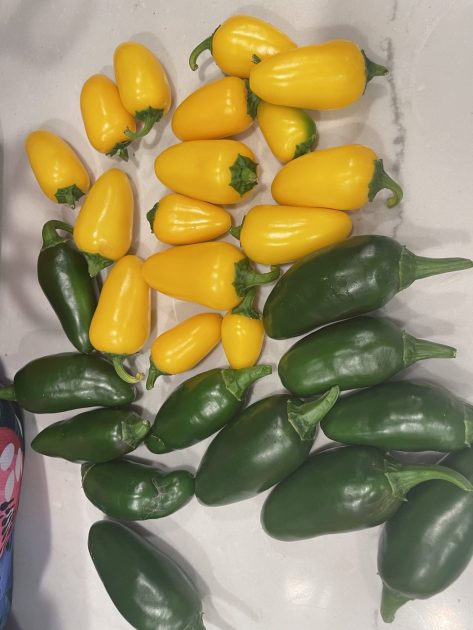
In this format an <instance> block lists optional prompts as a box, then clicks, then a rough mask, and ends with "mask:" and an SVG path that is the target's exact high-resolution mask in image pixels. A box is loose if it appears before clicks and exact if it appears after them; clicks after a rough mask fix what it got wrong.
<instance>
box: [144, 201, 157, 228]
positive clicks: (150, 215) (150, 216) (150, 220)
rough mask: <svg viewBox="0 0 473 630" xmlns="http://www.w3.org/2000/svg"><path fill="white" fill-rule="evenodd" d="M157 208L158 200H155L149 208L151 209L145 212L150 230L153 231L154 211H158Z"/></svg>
mask: <svg viewBox="0 0 473 630" xmlns="http://www.w3.org/2000/svg"><path fill="white" fill-rule="evenodd" d="M158 208H159V201H157V202H156V203H155V204H154V206H153V207H152V208H151V210H148V212H147V213H146V218H147V219H148V223H149V226H150V228H151V232H152V233H153V232H154V230H153V227H154V220H155V218H156V212H157V211H158Z"/></svg>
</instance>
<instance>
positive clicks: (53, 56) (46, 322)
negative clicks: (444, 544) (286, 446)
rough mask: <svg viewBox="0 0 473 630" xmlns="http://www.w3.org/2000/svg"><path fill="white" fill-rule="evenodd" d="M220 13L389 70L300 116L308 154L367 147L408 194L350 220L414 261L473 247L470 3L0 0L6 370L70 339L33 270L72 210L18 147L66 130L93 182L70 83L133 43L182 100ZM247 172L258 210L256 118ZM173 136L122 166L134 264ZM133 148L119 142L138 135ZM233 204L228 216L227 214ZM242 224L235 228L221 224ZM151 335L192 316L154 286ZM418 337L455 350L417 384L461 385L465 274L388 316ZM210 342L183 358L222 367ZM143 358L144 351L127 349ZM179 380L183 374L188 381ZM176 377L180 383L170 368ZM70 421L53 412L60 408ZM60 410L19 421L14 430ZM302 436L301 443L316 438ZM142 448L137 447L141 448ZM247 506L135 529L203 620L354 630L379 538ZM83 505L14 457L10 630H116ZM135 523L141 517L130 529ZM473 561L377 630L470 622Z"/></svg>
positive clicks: (148, 247) (234, 625)
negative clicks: (352, 97)
mask: <svg viewBox="0 0 473 630" xmlns="http://www.w3.org/2000/svg"><path fill="white" fill-rule="evenodd" d="M234 13H248V14H252V15H255V16H259V17H262V18H265V19H267V20H269V21H271V22H273V23H274V24H275V25H277V26H278V27H280V28H281V29H282V30H284V31H286V32H287V33H288V34H289V35H290V36H291V37H292V38H293V39H294V40H295V41H296V42H298V43H299V44H301V45H302V44H309V43H312V42H317V41H323V40H325V39H329V38H334V37H344V38H350V39H354V40H355V41H357V42H358V43H359V44H360V45H361V46H362V47H363V48H365V50H366V52H367V54H368V56H369V57H370V58H372V59H373V60H374V61H377V62H379V63H386V65H388V66H389V67H391V69H392V74H391V75H390V77H389V79H388V80H383V79H376V80H374V81H373V82H372V83H371V84H370V85H369V87H368V89H367V92H366V94H365V96H364V97H363V98H362V99H361V100H360V101H359V102H358V103H357V104H355V105H353V106H352V107H351V108H349V109H347V110H344V111H340V112H333V113H325V114H321V115H319V114H316V115H315V118H316V120H317V123H318V128H319V132H320V144H319V146H320V147H325V146H331V145H336V144H341V143H345V142H360V143H365V144H368V145H371V146H372V147H373V148H374V149H375V150H376V151H377V152H378V154H379V155H381V156H383V157H384V160H385V166H386V169H387V170H388V172H390V173H392V174H393V175H395V176H398V177H399V179H400V181H401V183H402V185H403V187H404V192H405V200H404V202H403V204H402V206H401V207H399V208H395V209H394V210H388V209H386V208H385V207H384V206H383V203H382V199H381V197H382V195H380V198H379V199H378V200H377V201H376V202H375V203H373V204H371V206H370V207H369V208H365V209H364V210H362V211H361V212H360V213H359V214H358V215H357V216H356V229H357V232H358V233H370V232H375V233H380V234H386V235H391V236H396V237H397V238H398V239H399V240H400V241H401V242H402V243H404V244H406V245H408V246H409V247H410V248H411V249H412V250H413V251H415V252H416V253H420V254H424V255H431V256H442V255H446V256H448V255H452V256H455V255H456V256H468V257H470V256H471V255H472V254H473V251H472V237H471V234H472V229H473V212H472V208H471V199H472V198H473V178H472V177H471V147H472V146H473V104H472V103H473V83H472V81H471V76H472V67H471V66H472V59H473V54H472V52H473V51H472V44H471V30H472V26H473V3H472V2H471V1H469V0H457V1H453V0H432V1H427V0H417V1H414V0H412V1H410V0H403V1H399V2H397V1H396V0H391V1H388V0H385V1H384V2H379V0H363V1H362V0H359V1H352V2H348V1H347V0H345V1H343V0H330V1H329V0H299V1H297V2H293V3H289V2H287V1H285V2H283V1H282V0H271V1H260V2H254V3H240V4H239V3H234V2H229V1H222V0H220V1H218V0H212V1H206V2H193V1H191V0H174V1H173V2H164V1H163V0H155V1H154V2H152V1H151V0H131V1H129V2H111V1H109V2H106V1H104V0H100V1H93V0H82V1H81V2H66V0H63V1H60V0H35V1H33V0H23V1H21V0H2V2H1V5H0V42H1V44H0V45H1V55H0V76H1V77H2V92H1V96H0V99H1V109H0V112H1V113H0V116H1V118H0V143H1V144H0V148H1V153H0V157H1V174H2V184H1V187H0V199H1V203H2V213H1V223H0V228H1V266H0V288H1V292H0V356H1V358H2V367H3V371H4V374H5V376H6V377H7V378H9V379H11V378H12V377H13V375H14V374H15V372H16V371H17V370H18V369H19V368H20V367H21V366H22V365H23V364H24V363H25V362H27V361H29V360H30V359H33V358H35V357H37V356H41V355H43V354H48V353H52V352H60V351H66V350H69V349H70V346H69V344H68V342H67V339H66V338H65V337H64V335H63V334H62V332H61V331H60V330H59V327H58V324H57V321H56V320H55V317H54V314H53V313H52V311H51V309H50V306H49V304H48V303H47V301H46V299H45V298H44V296H43V295H42V293H41V291H40V288H39V286H38V285H37V283H36V280H35V265H36V258H37V254H38V251H39V248H40V245H41V238H40V234H41V226H42V225H43V223H44V222H45V221H46V220H48V219H50V218H55V217H58V218H63V219H65V220H69V221H73V220H74V212H73V211H71V210H69V209H65V208H62V207H59V206H55V205H54V204H52V203H51V202H49V201H48V200H47V199H46V198H45V197H44V196H42V194H41V192H40V190H39V188H38V186H37V184H36V182H35V181H34V179H33V176H32V174H31V172H30V170H29V167H28V164H27V161H26V158H25V154H24V150H23V141H24V138H25V136H26V134H27V133H28V132H29V131H31V130H33V129H35V128H38V127H44V128H47V129H50V130H52V131H54V132H57V133H59V134H61V135H62V136H63V137H65V138H66V139H67V140H68V141H69V142H70V143H71V144H72V145H73V146H74V147H75V148H76V149H77V150H78V152H79V153H80V155H81V156H82V157H83V159H84V160H85V162H86V164H87V165H88V167H89V169H90V171H91V173H92V174H93V176H94V177H95V178H96V177H97V176H98V175H99V174H100V173H102V172H103V170H105V169H106V168H109V167H111V166H112V165H114V164H115V162H114V161H113V160H110V159H109V158H106V157H104V156H101V155H99V154H98V153H97V152H95V151H94V150H93V149H92V147H91V146H90V145H89V144H88V142H87V140H86V137H85V133H84V129H83V126H82V121H81V118H80V110H79V94H80V89H81V86H82V84H83V82H84V81H85V80H86V79H87V78H88V77H89V76H90V75H91V74H94V73H96V72H105V73H107V74H109V75H110V76H112V74H111V72H112V57H113V51H114V49H115V47H116V45H117V44H119V43H120V42H122V41H125V40H128V39H132V40H137V41H140V42H142V43H144V44H146V45H147V46H149V47H150V48H151V49H152V50H153V51H154V52H155V53H156V54H157V55H158V57H159V58H160V59H161V60H162V62H163V63H164V65H165V67H166V69H167V71H168V73H169V77H170V79H171V82H172V86H173V92H174V94H173V95H174V100H175V102H179V101H180V100H182V98H183V97H184V96H186V95H187V94H188V93H189V92H190V91H192V90H193V89H195V88H197V87H198V86H199V85H200V84H201V82H202V81H203V80H211V79H214V78H217V77H218V76H220V74H219V71H218V69H217V67H216V66H215V64H213V63H212V62H210V61H205V63H204V56H203V57H202V59H201V61H200V69H199V71H198V72H197V73H192V72H191V71H190V70H189V68H188V65H187V57H188V54H189V52H190V51H191V50H192V48H193V47H194V45H195V44H197V43H198V42H200V41H201V40H202V39H204V38H205V37H206V36H208V35H210V34H211V33H212V31H213V30H214V28H215V27H216V26H217V25H218V24H220V23H221V22H222V21H223V20H225V19H226V18H227V17H228V16H229V15H231V14H234ZM245 141H247V142H248V144H249V145H250V146H251V147H252V148H253V149H254V150H255V152H256V154H257V156H258V157H259V159H260V162H261V164H262V177H261V182H262V186H260V188H259V192H258V193H257V195H255V196H254V197H253V198H252V199H251V201H250V202H249V203H250V204H253V203H255V202H262V201H263V200H264V201H266V202H269V200H270V197H269V192H268V190H269V187H270V183H271V180H272V177H273V175H274V173H275V172H276V169H277V167H278V164H277V163H276V160H275V159H274V158H272V156H271V155H270V154H269V151H268V149H267V148H266V146H265V145H264V143H263V140H262V137H261V134H260V132H259V131H258V130H254V131H253V132H251V133H247V134H245ZM173 142H175V139H174V138H173V137H172V134H171V131H170V126H169V118H167V119H166V120H165V121H164V123H161V124H160V125H159V126H158V128H157V130H156V131H153V132H152V133H151V134H150V137H149V138H147V139H145V140H144V141H143V142H142V143H141V146H139V149H138V150H137V151H136V155H133V151H131V154H132V158H131V160H130V162H129V163H128V164H126V165H125V164H121V165H120V166H121V168H123V169H125V170H126V171H127V172H128V173H129V174H130V176H131V178H132V180H133V183H134V186H135V191H136V209H137V220H136V229H135V238H134V244H133V250H134V251H135V252H136V253H138V254H139V255H141V256H143V257H146V256H148V255H149V254H151V253H152V252H154V251H156V249H157V247H158V245H157V242H156V240H155V239H154V237H152V236H151V235H150V233H149V229H148V226H147V224H146V223H145V218H144V215H145V212H146V211H147V210H148V209H149V208H150V207H151V206H152V205H153V204H154V203H155V201H157V200H158V199H159V197H160V196H162V194H163V193H164V190H163V188H162V186H161V185H160V183H159V182H158V181H157V180H156V178H155V176H154V172H153V168H152V164H153V160H154V157H155V156H156V155H157V154H158V152H160V151H161V150H163V149H164V148H165V147H166V146H167V145H168V144H170V143H173ZM135 146H136V145H135ZM245 207H246V208H248V207H249V204H247V205H246V206H242V207H238V208H236V209H235V210H233V213H234V215H235V217H236V219H239V218H241V216H242V215H243V213H244V211H245ZM238 222H239V221H238V220H236V221H235V223H236V224H237V223H238ZM154 300H155V308H157V310H158V324H157V329H156V328H155V329H154V331H153V338H154V335H155V334H156V330H159V331H162V330H164V329H165V328H168V327H169V326H171V325H173V324H174V323H176V322H177V321H180V320H181V319H183V318H184V317H185V316H188V315H190V314H191V313H193V312H197V310H198V309H196V308H194V307H192V306H191V305H188V304H183V303H174V302H173V301H172V300H170V299H168V298H165V297H161V296H160V297H159V299H157V298H156V296H155V298H154ZM385 311H386V312H387V313H388V314H389V315H390V316H391V317H392V318H393V319H395V320H396V321H398V322H400V323H403V324H405V326H406V329H407V330H408V331H409V332H411V333H413V334H415V335H417V336H424V337H427V338H432V339H434V340H436V341H439V342H443V343H447V344H450V345H454V346H457V347H458V349H459V351H458V358H457V359H456V360H455V361H429V362H425V363H424V364H423V365H417V366H415V367H414V368H412V369H410V370H409V371H408V372H407V373H406V376H408V375H416V376H422V377H428V378H434V379H436V380H438V381H439V382H441V383H443V384H444V385H446V386H448V387H450V388H451V389H452V390H453V391H454V392H456V393H457V394H458V395H461V396H464V397H465V398H469V400H470V401H472V400H473V396H472V395H471V392H470V389H471V388H470V383H471V377H472V365H473V347H472V344H471V341H472V332H471V313H472V312H473V288H472V275H471V273H469V272H463V273H459V274H450V275H447V276H444V277H439V278H434V279H429V280H423V281H421V282H419V283H417V284H416V285H415V286H413V287H411V288H410V289H408V290H406V291H405V292H404V293H402V294H401V295H399V296H398V297H396V298H395V299H394V300H393V301H392V302H391V303H390V304H389V305H388V307H387V308H386V309H385ZM287 345H288V344H287V343H282V342H275V341H270V342H268V343H267V344H266V348H265V352H264V355H263V357H262V359H264V360H265V361H269V362H272V363H275V362H277V359H278V357H279V356H280V355H281V353H282V352H283V350H284V348H285V347H286V346H287ZM224 363H225V360H224V355H223V352H222V350H221V349H217V350H216V351H215V352H214V353H213V354H212V356H211V357H210V358H209V359H208V360H207V361H205V362H204V363H203V364H201V366H199V368H198V370H199V371H200V370H204V369H208V368H209V367H211V366H213V365H223V364H224ZM147 364H148V358H147V353H146V352H145V353H143V354H142V355H141V356H140V357H139V358H138V359H137V365H138V366H139V367H140V368H142V369H143V368H146V367H147ZM188 376H189V375H186V376H185V378H187V377H188ZM182 378H184V377H182ZM180 380H182V379H180V378H173V379H172V380H171V379H170V378H162V379H161V380H160V382H159V384H158V385H157V386H156V388H155V390H154V391H153V392H152V393H151V394H146V396H145V397H143V398H141V400H140V401H139V403H138V406H139V407H140V408H142V409H143V412H144V413H145V414H146V415H147V417H149V418H152V417H153V416H154V414H155V412H156V410H157V409H158V407H159V405H160V403H161V402H162V401H163V399H164V398H165V397H166V396H167V395H168V393H169V392H170V391H171V390H172V389H173V388H174V387H175V386H176V384H177V383H178V382H179V381H180ZM280 389H281V385H280V383H279V382H278V380H277V377H276V376H273V377H271V378H268V379H265V380H264V381H261V382H259V383H258V384H257V386H256V387H255V391H254V399H256V398H259V397H262V396H263V395H266V394H269V393H273V392H275V391H278V390H280ZM66 415H67V414H66ZM61 417H62V416H55V417H53V416H46V415H45V416H38V417H36V418H35V417H33V416H32V415H31V414H26V433H27V438H28V442H29V441H30V440H31V438H32V437H33V436H34V435H35V434H36V433H37V431H38V430H39V429H41V428H43V427H45V426H46V425H48V424H49V423H50V422H51V421H53V420H57V419H60V418H61ZM323 443H324V439H323V438H322V437H319V439H318V442H317V444H318V445H320V444H323ZM205 446H206V444H205V443H202V444H200V445H198V446H197V447H195V448H192V449H189V450H186V451H183V452H179V453H177V454H169V455H165V456H162V457H161V459H160V461H162V462H163V463H164V464H166V465H171V466H172V465H178V464H183V465H186V466H190V467H192V468H196V467H197V465H198V462H199V458H200V456H201V454H202V452H203V450H204V448H205ZM140 454H142V455H143V456H144V457H147V455H148V454H147V452H146V451H145V450H144V449H143V450H142V451H141V452H140ZM263 500H264V496H261V497H259V498H257V499H255V500H251V501H247V502H244V503H239V504H235V505H232V506H229V507H225V508H217V509H209V508H204V507H202V506H200V505H199V504H198V503H197V501H196V500H194V501H192V502H191V503H190V504H189V505H188V506H187V507H185V508H184V509H183V510H182V511H180V512H179V513H177V514H176V515H174V516H171V517H168V518H166V519H163V520H162V521H154V522H147V523H146V524H145V530H146V532H147V534H148V535H149V536H151V537H157V538H159V544H160V545H161V546H162V547H163V548H164V549H168V550H170V549H172V550H173V551H172V553H173V555H174V556H175V557H176V558H177V559H178V560H180V561H181V562H182V563H183V566H184V567H185V568H186V569H187V570H188V571H189V573H190V575H191V576H192V577H193V579H194V580H195V583H196V585H197V587H198V589H199V590H200V592H201V593H202V596H203V600H204V609H205V613H206V615H205V622H206V625H207V628H208V630H217V629H218V630H309V629H310V630H312V629H313V628H319V629H320V630H328V629H329V628H330V630H346V629H347V628H349V629H350V630H352V629H353V630H371V629H376V628H382V627H383V626H384V624H383V623H382V621H381V620H380V618H379V615H378V604H379V598H380V580H379V578H378V577H377V575H376V552H377V538H378V531H377V530H376V529H372V530H369V531H364V532H360V533H356V534H350V535H346V534H344V535H337V536H331V537H324V538H318V539H315V540H312V541H306V542H300V543H294V544H284V543H281V542H277V541H274V540H272V539H270V538H268V537H267V536H265V534H264V533H263V532H262V530H261V527H260V525H259V511H260V507H261V505H262V502H263ZM98 518H100V514H99V512H98V511H97V510H95V508H93V506H91V505H90V504H88V503H87V501H86V500H85V498H84V497H83V495H82V491H81V487H80V475H79V468H78V467H77V466H75V465H73V464H70V463H67V462H63V461H60V460H53V459H46V458H42V457H39V456H37V455H36V454H34V453H33V452H31V450H30V449H29V450H28V452H27V457H26V467H25V476H24V486H23V496H22V503H21V511H20V516H19V519H18V523H17V535H16V551H15V553H16V561H15V592H14V621H13V622H12V624H11V628H13V629H16V630H112V629H113V630H122V629H123V630H125V629H126V628H129V626H128V624H127V623H126V622H125V621H124V620H123V619H122V618H121V617H120V616H119V614H118V613H117V612H116V611H115V609H114V607H113V605H112V604H111V602H110V601H109V599H108V597H107V595H106V593H105V591H104V589H103V587H102V584H101V583H100V581H99V579H98V577H97V576H96V574H95V571H94V568H93V566H92V563H91V560H90V558H89V555H88V552H87V547H86V540H87V533H88V528H89V526H90V524H91V523H92V522H94V521H95V520H97V519H98ZM140 529H141V530H142V531H145V530H144V529H142V528H140ZM472 578H473V566H472V567H470V568H469V569H468V570H467V571H466V573H465V574H464V575H463V576H462V577H461V578H460V579H459V580H458V581H457V582H456V583H455V585H454V586H452V587H451V588H450V589H448V591H446V592H445V593H443V594H441V595H438V596H437V597H435V598H433V599H431V600H429V601H425V602H415V603H410V604H408V605H406V606H405V607H404V608H402V609H401V610H400V611H399V613H398V616H397V619H396V621H395V623H394V624H392V626H391V627H392V628H393V630H426V629H428V630H472V629H473V621H472V619H473V600H472V596H471V586H470V585H471V580H472Z"/></svg>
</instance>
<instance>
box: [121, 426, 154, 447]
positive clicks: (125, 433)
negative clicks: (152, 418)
mask: <svg viewBox="0 0 473 630" xmlns="http://www.w3.org/2000/svg"><path fill="white" fill-rule="evenodd" d="M120 428H121V438H122V441H123V442H124V443H125V444H126V445H127V446H129V447H130V448H131V449H135V448H136V447H137V446H138V445H139V444H141V442H142V441H143V440H144V439H145V437H146V436H147V435H148V433H149V430H150V429H151V424H150V423H149V422H148V420H144V419H141V420H140V421H138V422H133V423H130V422H127V421H126V420H123V421H122V422H121V423H120Z"/></svg>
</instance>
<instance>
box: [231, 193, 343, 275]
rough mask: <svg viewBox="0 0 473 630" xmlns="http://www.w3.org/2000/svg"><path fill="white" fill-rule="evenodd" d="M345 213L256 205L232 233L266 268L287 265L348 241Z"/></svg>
mask: <svg viewBox="0 0 473 630" xmlns="http://www.w3.org/2000/svg"><path fill="white" fill-rule="evenodd" d="M352 227H353V226H352V221H351V218H350V216H349V215H348V214H347V213H346V212H340V211H339V210H330V209H327V208H304V207H297V206H271V205H263V206H254V207H253V208H251V210H249V212H248V214H247V215H246V216H245V218H244V220H243V224H242V225H241V226H239V227H237V228H233V229H232V230H231V233H232V234H233V236H236V237H237V238H239V239H240V242H241V246H242V248H243V251H244V252H245V254H246V255H247V256H248V258H250V259H251V260H254V261H255V262H257V263H261V264H263V265H284V264H286V263H290V262H293V261H294V260H298V259H299V258H302V257H303V256H306V255H307V254H310V253H311V252H315V251H316V250H318V249H322V248H323V247H328V246H329V245H333V244H334V243H338V242H340V241H343V240H344V239H346V238H347V237H348V236H349V235H350V232H351V230H352Z"/></svg>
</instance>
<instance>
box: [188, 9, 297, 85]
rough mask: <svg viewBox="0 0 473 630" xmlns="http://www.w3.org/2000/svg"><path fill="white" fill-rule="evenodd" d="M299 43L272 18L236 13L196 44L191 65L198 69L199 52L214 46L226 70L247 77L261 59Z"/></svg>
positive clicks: (216, 55)
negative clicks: (273, 24)
mask: <svg viewBox="0 0 473 630" xmlns="http://www.w3.org/2000/svg"><path fill="white" fill-rule="evenodd" d="M295 47H296V45H295V44H294V42H293V41H292V40H291V39H289V37H288V36H287V35H285V34H284V33H282V32H281V31H280V30H279V29H277V28H276V27H274V26H272V25H271V24H268V22H265V21H264V20H259V19H258V18H255V17H252V16H249V15H235V16H233V17H231V18H228V20H225V22H224V23H223V24H221V25H220V26H218V27H217V29H216V30H215V31H214V32H213V34H212V35H211V36H210V37H207V39H204V41H203V42H201V43H200V44H199V45H198V46H196V47H195V48H194V50H193V51H192V53H191V55H190V57H189V65H190V67H191V69H192V70H197V68H198V67H199V66H198V65H197V59H198V57H199V55H200V54H201V53H202V52H203V51H204V50H210V52H211V54H212V56H213V58H214V60H215V63H216V64H217V66H218V67H219V68H220V69H221V70H222V71H223V72H224V73H225V74H229V75H233V76H235V77H242V78H243V79H245V78H248V77H249V76H250V71H251V68H252V67H253V65H254V64H255V63H256V62H257V61H260V60H261V59H265V58H266V57H269V56H270V55H275V54H276V53H280V52H283V51H284V50H290V49H291V48H295Z"/></svg>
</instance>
